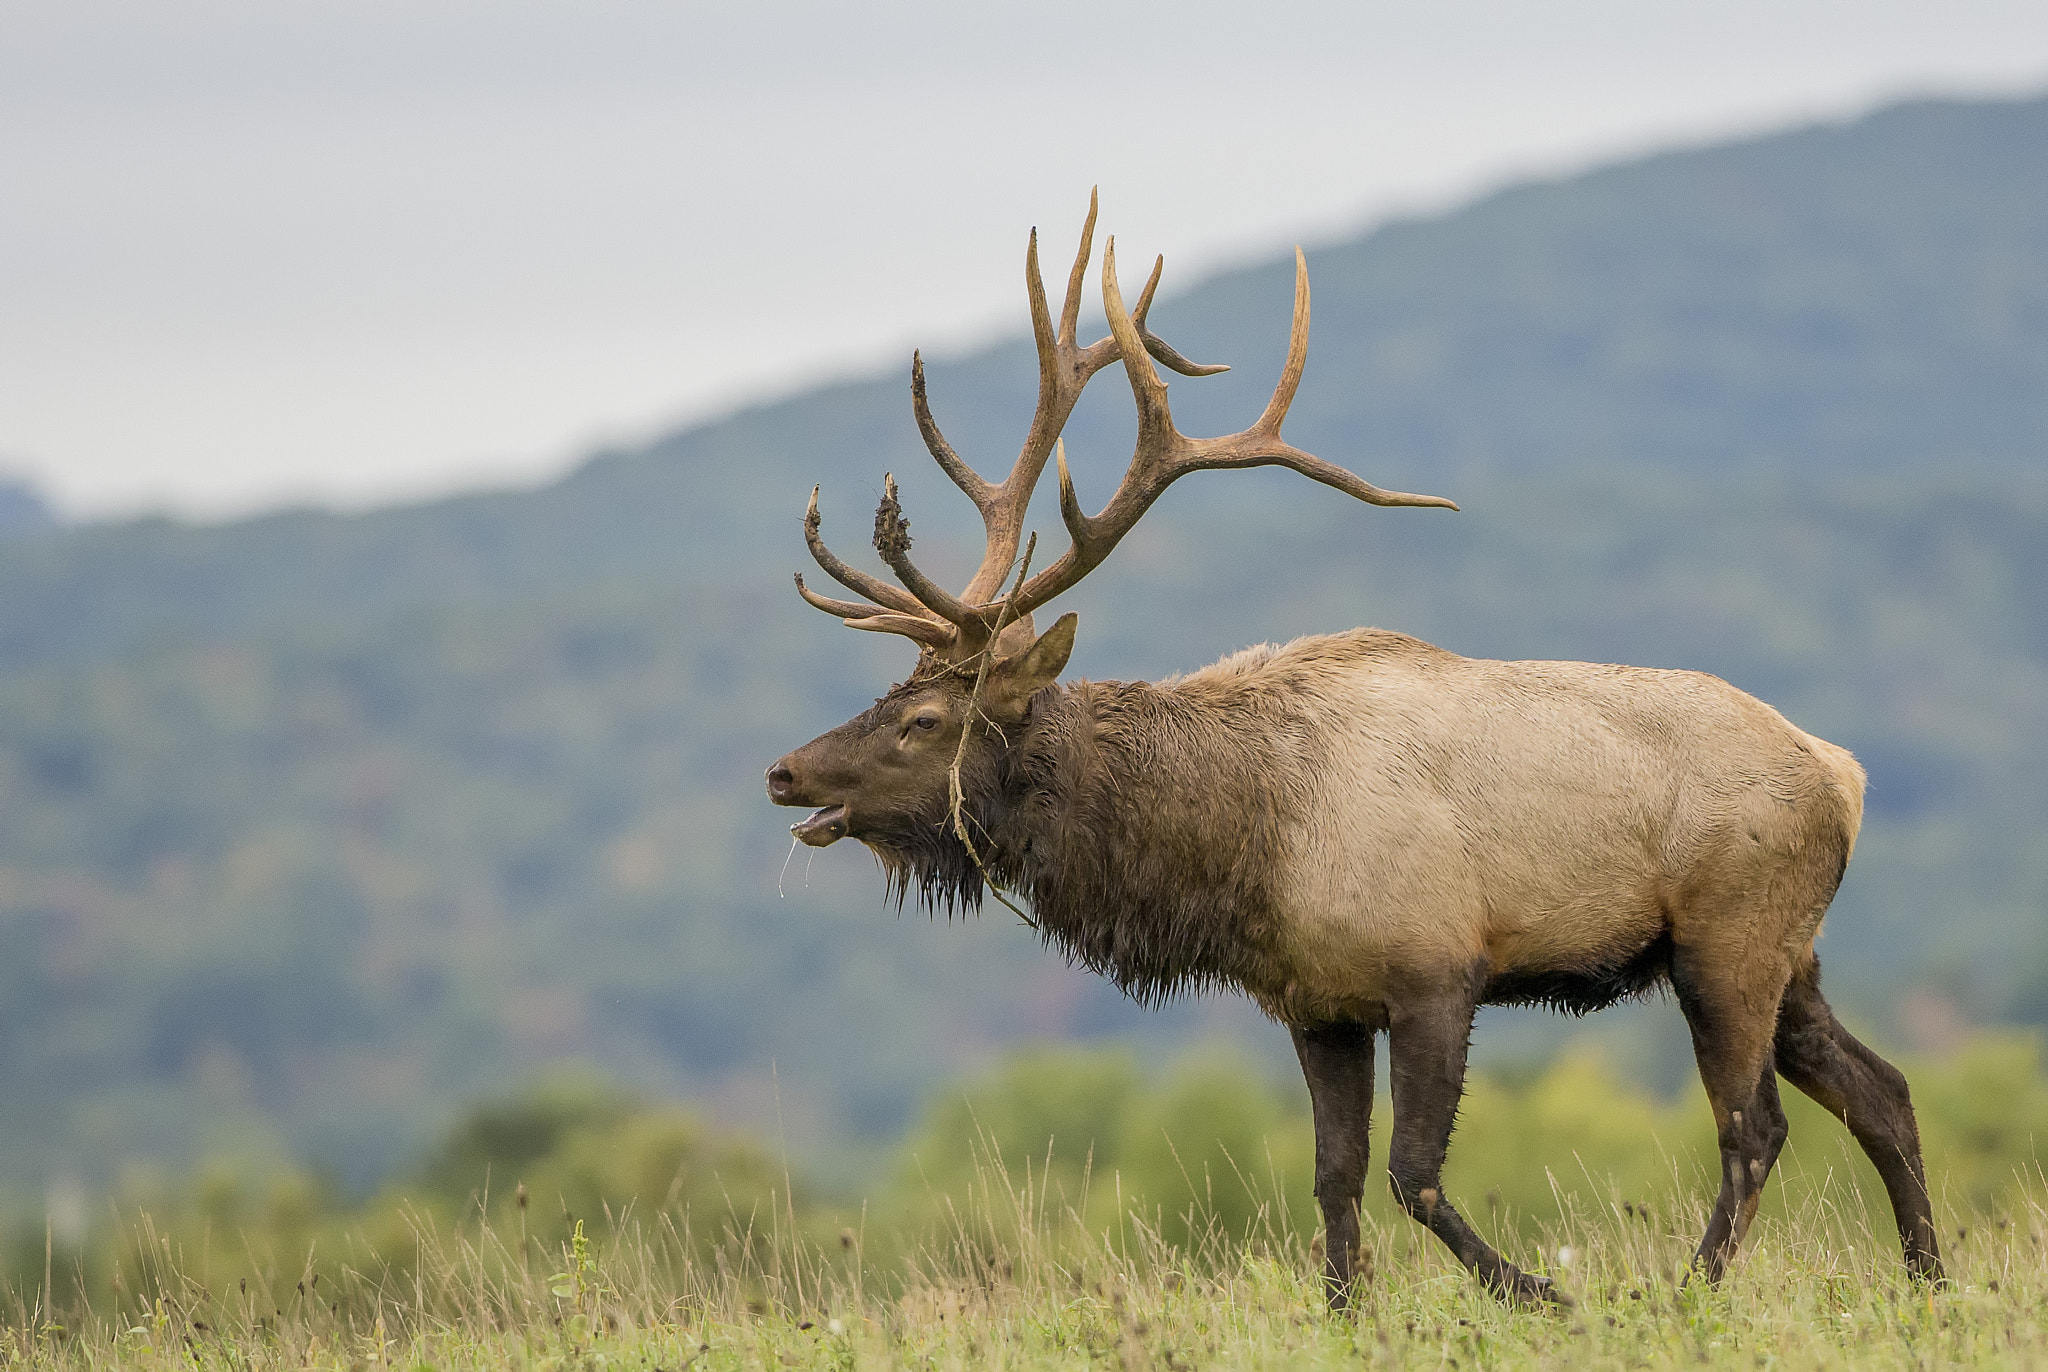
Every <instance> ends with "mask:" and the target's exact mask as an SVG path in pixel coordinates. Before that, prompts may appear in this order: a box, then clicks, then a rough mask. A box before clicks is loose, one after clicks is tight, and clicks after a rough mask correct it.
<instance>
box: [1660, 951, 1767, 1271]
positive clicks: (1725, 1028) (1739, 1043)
mask: <svg viewBox="0 0 2048 1372" xmlns="http://www.w3.org/2000/svg"><path fill="white" fill-rule="evenodd" d="M1770 975H1771V973H1770V969H1768V968H1766V967H1763V966H1760V965H1759V964H1758V963H1757V962H1756V961H1754V960H1746V959H1738V958H1732V957H1726V956H1721V957H1715V956H1712V955H1710V954H1703V953H1701V952H1700V951H1698V950H1693V949H1688V948H1686V947H1684V946H1683V945H1681V946H1679V947H1678V948H1676V949H1674V950H1673V953H1672V959H1671V986H1672V989H1673V990H1674V991H1675V992H1677V995H1678V1004H1679V1008H1680V1009H1681V1010H1683V1011H1684V1012H1685V1023H1686V1028H1687V1029H1689V1030H1690V1031H1691V1033H1692V1047H1693V1056H1694V1057H1695V1058H1696V1059H1697V1060H1698V1063H1699V1072H1700V1081H1701V1083H1702V1084H1703V1085H1704V1086H1705V1087H1706V1090H1707V1103H1708V1104H1709V1105H1710V1106H1712V1107H1713V1111H1714V1131H1715V1135H1716V1141H1717V1143H1718V1144H1719V1146H1720V1154H1721V1191H1720V1195H1719V1196H1718V1197H1717V1198H1716V1199H1715V1202H1714V1211H1713V1213H1712V1214H1711V1215H1709V1216H1708V1217H1707V1229H1706V1233H1704V1234H1703V1235H1701V1236H1700V1246H1699V1250H1698V1251H1697V1252H1696V1253H1694V1255H1693V1267H1694V1269H1695V1270H1696V1271H1698V1272H1699V1273H1700V1274H1701V1275H1702V1276H1704V1277H1705V1278H1706V1279H1707V1280H1708V1281H1710V1282H1715V1281H1719V1280H1720V1279H1721V1274H1722V1273H1723V1272H1725V1271H1726V1270H1727V1267H1728V1260H1729V1259H1730V1258H1732V1257H1733V1256H1734V1255H1735V1251H1736V1250H1737V1249H1738V1248H1740V1247H1741V1246H1742V1240H1743V1238H1744V1236H1745V1235H1747V1234H1748V1232H1749V1226H1750V1222H1751V1221H1752V1220H1754V1219H1755V1218H1756V1207H1757V1202H1758V1201H1759V1200H1760V1199H1761V1198H1762V1196H1763V1186H1764V1179H1765V1178H1766V1177H1768V1176H1769V1175H1770V1170H1771V1166H1772V1164H1773V1163H1775V1162H1776V1161H1777V1158H1778V1152H1779V1150H1780V1149H1781V1148H1783V1147H1784V1143H1785V1130H1786V1125H1785V1113H1784V1110H1783V1108H1782V1106H1781V1105H1780V1104H1779V1101H1778V1083H1777V1078H1776V1074H1775V1073H1774V1072H1773V1071H1772V1067H1771V1035H1772V1031H1773V1029H1774V1027H1775V1024H1776V1020H1777V1005H1778V999H1779V996H1780V994H1781V992H1782V984H1774V985H1759V984H1758V982H1759V981H1761V980H1763V979H1765V978H1768V977H1770ZM1783 975H1784V974H1783V972H1782V971H1779V972H1778V974H1777V976H1778V977H1779V978H1782V976H1783Z"/></svg>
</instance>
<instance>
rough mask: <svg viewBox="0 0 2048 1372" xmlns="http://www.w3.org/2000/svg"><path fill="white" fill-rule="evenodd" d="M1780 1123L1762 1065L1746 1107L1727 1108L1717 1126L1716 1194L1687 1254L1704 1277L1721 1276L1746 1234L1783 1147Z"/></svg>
mask: <svg viewBox="0 0 2048 1372" xmlns="http://www.w3.org/2000/svg"><path fill="white" fill-rule="evenodd" d="M1786 1128H1787V1126H1786V1123H1785V1110H1784V1106H1783V1105H1782V1104H1781V1103H1780V1102H1779V1100H1778V1074H1777V1070H1776V1069H1775V1068H1773V1067H1771V1066H1768V1065H1767V1066H1766V1067H1765V1068H1764V1071H1763V1075H1762V1077H1761V1078H1759V1080H1758V1082H1757V1086H1756V1090H1755V1092H1754V1093H1753V1094H1752V1095H1751V1096H1750V1099H1749V1103H1748V1107H1747V1108H1746V1109H1742V1110H1733V1111H1730V1112H1729V1120H1728V1124H1727V1125H1726V1126H1724V1127H1723V1128H1722V1129H1721V1130H1720V1139H1719V1141H1720V1145H1721V1194H1720V1196H1719V1198H1718V1199H1717V1200H1716V1201H1715V1203H1714V1213H1713V1214H1712V1215H1710V1216H1708V1218H1707V1232H1706V1233H1705V1234H1704V1235H1702V1236H1701V1237H1700V1246H1699V1250H1698V1251H1697V1252H1696V1253H1695V1254H1694V1255H1693V1266H1694V1267H1695V1268H1697V1269H1698V1270H1699V1271H1700V1273H1701V1274H1702V1275H1703V1276H1705V1277H1706V1279H1707V1280H1708V1281H1719V1280H1720V1279H1721V1274H1722V1272H1723V1271H1725V1270H1726V1268H1727V1265H1728V1260H1729V1259H1730V1258H1732V1257H1733V1256H1734V1255H1735V1250H1736V1249H1738V1248H1740V1247H1741V1246H1742V1240H1743V1239H1744V1238H1745V1237H1747V1236H1748V1234H1749V1226H1750V1223H1751V1222H1752V1221H1753V1220H1755V1219H1756V1208H1757V1203H1758V1202H1759V1201H1760V1200H1762V1199H1763V1191H1764V1182H1765V1180H1766V1179H1767V1178H1769V1176H1770V1174H1771V1168H1772V1167H1774V1166H1775V1165H1776V1164H1777V1161H1778V1154H1779V1153H1780V1152H1781V1151H1782V1150H1783V1149H1784V1146H1785V1134H1786Z"/></svg>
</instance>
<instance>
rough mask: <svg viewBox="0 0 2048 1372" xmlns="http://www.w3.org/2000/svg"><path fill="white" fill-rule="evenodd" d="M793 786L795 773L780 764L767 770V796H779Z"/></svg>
mask: <svg viewBox="0 0 2048 1372" xmlns="http://www.w3.org/2000/svg"><path fill="white" fill-rule="evenodd" d="M794 785H796V773H795V772H792V771H790V770H789V768H787V767H785V766H783V765H782V764H781V763H779V762H778V763H776V764H775V765H774V766H773V767H770V768H769V769H768V794H769V795H771V796H779V795H781V794H782V793H783V792H785V791H787V790H789V788H790V787H792V786H794Z"/></svg>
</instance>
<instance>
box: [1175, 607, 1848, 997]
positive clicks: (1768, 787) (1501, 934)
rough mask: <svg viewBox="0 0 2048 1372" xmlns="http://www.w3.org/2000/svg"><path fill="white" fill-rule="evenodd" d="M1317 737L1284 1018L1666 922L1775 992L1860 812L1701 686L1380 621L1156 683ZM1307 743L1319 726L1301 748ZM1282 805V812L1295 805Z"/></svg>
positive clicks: (1775, 738) (1584, 952) (1614, 941)
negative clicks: (1510, 653)
mask: <svg viewBox="0 0 2048 1372" xmlns="http://www.w3.org/2000/svg"><path fill="white" fill-rule="evenodd" d="M1157 689H1158V690H1159V691H1161V692H1162V693H1170V694H1174V695H1179V696H1183V697H1189V698H1194V699H1199V700H1200V701H1201V702H1202V703H1203V705H1204V707H1205V708H1208V709H1212V710H1214V711H1215V716H1216V717H1217V718H1219V719H1222V718H1228V717H1229V716H1230V715H1232V714H1235V713H1238V712H1239V711H1240V710H1242V709H1243V708H1244V706H1243V703H1242V702H1243V698H1244V697H1245V696H1247V695H1254V694H1255V695H1265V696H1271V695H1273V694H1278V695H1280V696H1282V697H1284V698H1286V699H1289V700H1290V701H1292V702H1294V704H1295V706H1296V708H1298V709H1299V710H1300V711H1301V712H1302V713H1303V714H1304V715H1305V716H1307V717H1308V718H1309V719H1311V720H1313V723H1314V726H1315V727H1314V728H1313V730H1312V731H1311V732H1310V733H1309V734H1308V736H1307V738H1306V739H1302V738H1297V740H1295V741H1294V746H1295V747H1296V748H1297V749H1298V750H1300V751H1302V752H1304V753H1308V752H1313V753H1314V754H1316V755H1315V756H1302V757H1296V758H1283V757H1275V758H1274V759H1273V765H1274V766H1276V767H1279V768H1288V767H1302V768H1304V769H1305V772H1306V775H1305V777H1304V789H1305V796H1304V803H1303V804H1302V805H1301V807H1300V812H1299V813H1298V814H1297V815H1294V816H1290V821H1291V822H1290V823H1288V825H1287V826H1286V838H1285V843H1286V845H1287V852H1286V856H1285V858H1284V859H1283V861H1282V864H1281V869H1280V870H1281V872H1282V873H1284V876H1283V878H1282V883H1281V885H1280V887H1279V889H1278V890H1276V892H1275V914H1276V915H1277V916H1278V917H1279V919H1280V920H1281V921H1283V927H1282V928H1281V929H1279V930H1276V931H1275V933H1276V934H1277V935H1278V938H1277V941H1276V944H1275V947H1274V950H1273V951H1274V953H1275V954H1276V957H1275V959H1274V964H1273V966H1272V969H1271V973H1270V976H1269V977H1267V978H1262V979H1261V983H1260V984H1254V985H1246V986H1245V988H1244V989H1245V990H1246V991H1247V992H1249V993H1250V994H1251V995H1252V996H1254V997H1255V998H1256V999H1257V1000H1258V1001H1259V1003H1260V1004H1261V1005H1262V1006H1264V1007H1265V1009H1266V1010H1267V1011H1268V1012H1269V1013H1271V1014H1273V1015H1274V1016H1275V1017H1276V1018H1278V1019H1281V1020H1284V1021H1287V1022H1290V1023H1296V1024H1303V1023H1314V1022H1317V1021H1320V1020H1331V1019H1363V1020H1372V1019H1376V1018H1383V1014H1382V1013H1381V1012H1380V1006H1381V1005H1382V1004H1383V1003H1384V1000H1385V997H1386V988H1387V984H1388V981H1389V978H1390V977H1392V978H1395V979H1398V980H1399V981H1401V982H1404V983H1405V982H1410V981H1412V980H1413V979H1414V978H1416V977H1418V976H1425V975H1441V973H1442V970H1443V969H1448V968H1456V969H1463V968H1465V967H1467V966H1469V965H1471V964H1473V963H1474V962H1482V963H1483V964H1484V965H1485V966H1486V967H1487V968H1488V969H1489V972H1490V973H1492V974H1495V975H1498V974H1501V973H1508V972H1519V973H1535V972H1557V973H1568V972H1576V971H1580V970H1583V969H1584V968H1585V967H1586V966H1587V965H1588V962H1589V961H1592V962H1596V963H1597V962H1602V961H1607V962H1615V961H1621V960H1625V959H1626V958H1628V957H1629V956H1631V955H1633V954H1635V953H1637V952H1638V951H1639V950H1641V949H1642V948H1644V947H1645V946H1647V945H1648V944H1649V943H1651V942H1652V941H1653V940H1654V939H1656V938H1657V937H1658V936H1659V935H1660V934H1664V933H1668V934H1669V935H1670V937H1671V938H1672V940H1673V942H1674V943H1675V944H1677V945H1679V946H1682V947H1683V946H1692V947H1697V948H1700V949H1704V950H1709V951H1710V966H1712V967H1713V968H1714V972H1715V974H1716V975H1718V976H1723V977H1726V978H1728V979H1729V980H1730V982H1731V983H1734V984H1740V983H1742V982H1744V981H1747V980H1750V979H1754V980H1755V981H1756V982H1757V984H1758V988H1759V993H1760V994H1762V995H1764V996H1767V997H1768V1001H1769V1003H1770V1004H1771V1005H1775V1002H1776V997H1777V995H1778V993H1779V992H1780V991H1781V990H1782V988H1783V986H1784V982H1785V979H1786V978H1787V977H1788V976H1789V975H1790V972H1791V969H1792V967H1793V965H1794V963H1795V962H1796V961H1797V960H1798V959H1799V958H1800V957H1801V956H1802V955H1804V954H1805V953H1806V951H1807V950H1808V949H1809V948H1810V947H1811V944H1812V941H1813V938H1814V935H1815V933H1816V932H1817V930H1818V926H1819V923H1820V918H1821V916H1822V914H1823V913H1824V912H1825V910H1826V907H1827V902H1828V899H1829V897H1830V896H1831V895H1832V894H1833V891H1834V887H1835V884H1836V882H1837V880H1838V879H1839V877H1840V873H1841V864H1842V863H1843V862H1844V861H1845V860H1846V859H1847V856H1848V851H1849V848H1850V846H1851V845H1852V844H1853V843H1854V840H1855V834H1856V829H1857V825H1858V823H1859V822H1860V819H1861V813H1862V794H1863V772H1862V769H1861V768H1860V767H1858V766H1857V765H1856V762H1855V760H1854V759H1853V758H1851V757H1850V756H1849V754H1848V753H1847V752H1845V751H1844V750H1842V749H1840V748H1837V747H1835V746H1834V745H1833V744H1830V743H1826V742H1824V741H1822V740H1820V739H1816V738H1814V737H1812V736H1811V735H1809V734H1806V733H1804V732H1803V731H1801V730H1800V729H1798V728H1796V727H1794V726H1793V725H1792V724H1790V723H1789V722H1787V721H1786V720H1785V718H1784V717H1783V716H1782V715H1780V714H1779V713H1778V712H1777V711H1775V710H1773V709H1771V708H1770V707H1769V706H1767V705H1764V704H1763V703H1761V702H1759V701H1757V700H1755V699H1754V698H1752V697H1750V696H1748V695H1745V694H1744V693H1742V692H1740V691H1738V690H1736V689H1735V688H1734V687H1732V686H1730V685H1728V684H1727V683H1726V682H1723V681H1721V680H1719V679H1718V678H1715V677H1711V676H1706V675H1703V674H1701V673H1698V672H1678V671H1658V670H1652V669H1646V668H1638V667H1613V666H1601V665H1594V664H1590V663H1580V662H1492V661H1484V660H1474V659H1469V658H1463V657H1459V656H1457V655H1456V654H1453V653H1448V652H1445V651H1443V650H1442V649H1439V648H1434V647H1431V646H1430V645H1429V644H1426V643H1423V642H1421V641H1420V640H1418V639H1414V638H1409V637H1407V636H1405V635H1401V634H1393V633H1386V632H1383V631H1379V630H1369V629H1366V630H1358V631H1356V632H1353V633H1350V634H1341V635H1331V636H1325V637H1317V638H1307V639H1301V640H1297V641H1296V642H1293V643H1290V644H1288V645H1286V646H1285V647H1270V646H1269V647H1261V648H1253V649H1249V650H1246V651H1245V652H1241V653H1238V654H1235V655H1233V656H1231V657H1228V658H1225V659H1224V660H1223V661H1221V662H1218V663H1217V664H1215V665H1214V666H1212V667H1208V668H1205V669H1204V670H1202V671H1199V672H1196V673H1193V674H1191V675H1189V676H1186V677H1182V678H1179V679H1176V680H1171V681H1166V682H1162V683H1160V684H1159V686H1158V687H1157ZM1309 740H1312V742H1310V741H1309ZM1290 808H1292V807H1290Z"/></svg>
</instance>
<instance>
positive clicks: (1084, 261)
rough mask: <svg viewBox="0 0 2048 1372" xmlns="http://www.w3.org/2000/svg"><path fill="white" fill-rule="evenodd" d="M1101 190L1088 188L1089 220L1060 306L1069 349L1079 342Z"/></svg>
mask: <svg viewBox="0 0 2048 1372" xmlns="http://www.w3.org/2000/svg"><path fill="white" fill-rule="evenodd" d="M1100 190H1101V188H1100V187H1099V186H1090V187H1089V188H1088V218H1087V220H1086V221H1085V222H1084V223H1083V224H1082V225H1081V246H1080V247H1079V248H1077V249H1076V250H1075V252H1074V265H1073V267H1072V268H1070V269H1069V270H1068V272H1067V298H1066V299H1065V300H1064V301H1062V302H1061V304H1060V342H1062V343H1064V344H1066V345H1067V346H1068V347H1070V348H1071V347H1072V346H1074V344H1075V343H1076V342H1077V341H1078V340H1077V339H1076V338H1075V336H1074V335H1075V334H1076V333H1077V332H1078V331H1079V330H1080V327H1081V283H1082V281H1083V280H1084V279H1085V278H1086V276H1087V274H1088V259H1089V257H1090V256H1092V255H1093V250H1094V245H1095V208H1096V202H1097V200H1098V199H1099V193H1100Z"/></svg>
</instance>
